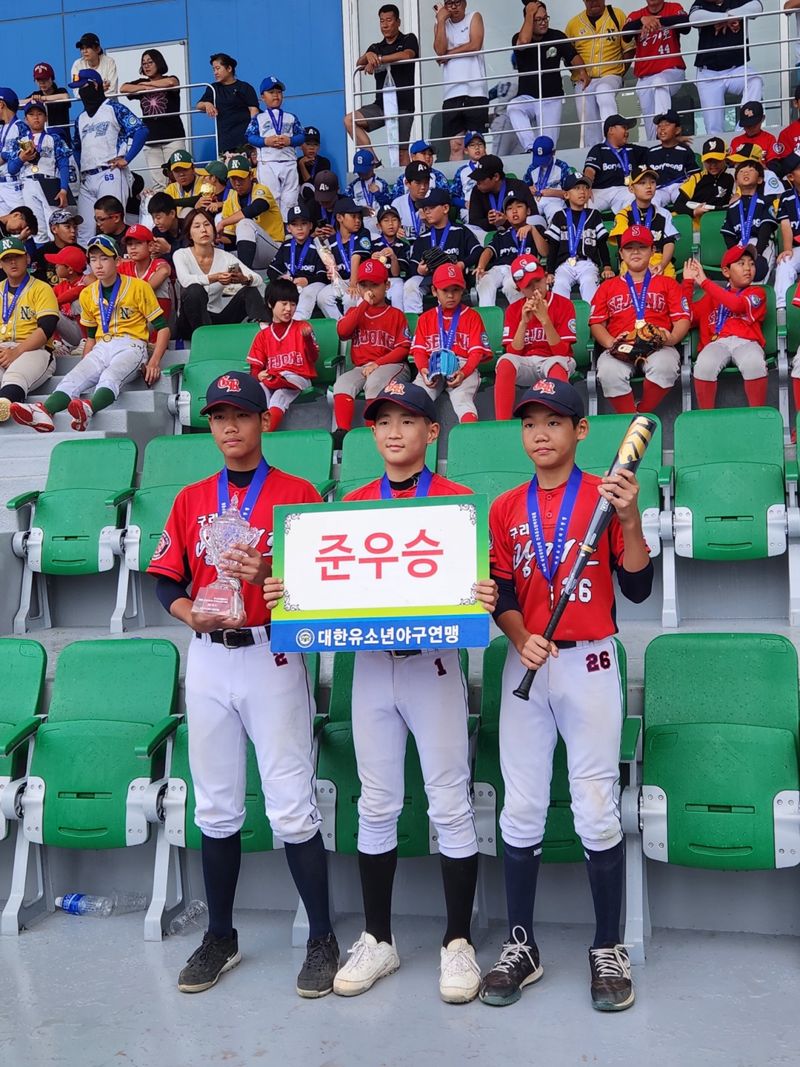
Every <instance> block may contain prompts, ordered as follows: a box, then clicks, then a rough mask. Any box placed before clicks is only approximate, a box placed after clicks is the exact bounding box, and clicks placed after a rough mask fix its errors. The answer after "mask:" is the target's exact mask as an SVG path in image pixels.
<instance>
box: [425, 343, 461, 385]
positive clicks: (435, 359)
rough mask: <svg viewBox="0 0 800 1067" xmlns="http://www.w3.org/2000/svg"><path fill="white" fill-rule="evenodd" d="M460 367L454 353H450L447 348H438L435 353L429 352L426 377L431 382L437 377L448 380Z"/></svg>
mask: <svg viewBox="0 0 800 1067" xmlns="http://www.w3.org/2000/svg"><path fill="white" fill-rule="evenodd" d="M460 367H461V364H460V363H459V360H458V356H457V355H456V354H455V352H451V351H450V349H449V348H440V349H438V350H437V351H436V352H431V358H430V359H429V360H428V377H429V378H430V379H431V381H433V379H434V378H438V377H439V375H441V376H442V377H443V378H445V379H450V378H452V377H453V375H454V374H456V373H457V371H458V370H459V369H460Z"/></svg>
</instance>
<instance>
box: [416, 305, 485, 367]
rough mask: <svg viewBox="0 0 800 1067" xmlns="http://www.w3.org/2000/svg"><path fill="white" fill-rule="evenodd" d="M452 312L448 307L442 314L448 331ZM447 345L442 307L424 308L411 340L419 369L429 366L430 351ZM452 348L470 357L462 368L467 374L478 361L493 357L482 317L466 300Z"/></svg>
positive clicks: (463, 355) (476, 365) (463, 357)
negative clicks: (426, 309) (467, 304)
mask: <svg viewBox="0 0 800 1067" xmlns="http://www.w3.org/2000/svg"><path fill="white" fill-rule="evenodd" d="M453 314H454V313H453V312H452V311H447V312H444V313H443V315H442V319H443V323H444V328H445V331H447V330H449V329H450V327H451V324H452V322H453ZM444 347H445V345H444V338H443V337H442V336H441V334H440V333H439V308H431V309H430V311H424V312H423V313H422V314H421V315H420V317H419V321H418V322H417V330H416V333H415V334H414V340H413V342H412V344H411V357H412V359H413V360H414V362H415V363H416V365H417V369H418V370H427V367H428V360H429V359H430V357H431V353H432V352H436V351H438V349H440V348H444ZM452 351H453V352H455V354H456V355H457V356H459V357H460V358H461V359H465V360H466V361H467V362H466V363H465V365H464V367H463V368H462V369H463V373H464V377H467V376H468V375H469V374H472V372H473V371H474V370H477V368H478V364H479V363H483V362H484V360H487V359H491V358H492V353H491V349H490V348H489V337H488V334H487V333H486V328H485V326H484V325H483V319H482V318H481V317H480V315H479V314H478V312H477V311H475V310H474V308H470V307H467V306H466V304H461V316H460V318H459V320H458V329H457V330H456V336H455V339H454V341H453V344H452Z"/></svg>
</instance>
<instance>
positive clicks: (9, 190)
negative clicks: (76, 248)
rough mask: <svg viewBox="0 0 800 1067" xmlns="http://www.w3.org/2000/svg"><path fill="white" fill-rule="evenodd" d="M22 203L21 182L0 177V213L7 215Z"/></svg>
mask: <svg viewBox="0 0 800 1067" xmlns="http://www.w3.org/2000/svg"><path fill="white" fill-rule="evenodd" d="M22 203H24V198H23V192H22V182H21V181H14V179H13V178H0V215H7V214H8V213H9V212H10V211H13V210H14V209H15V208H18V207H19V206H20V204H22ZM84 244H85V242H84Z"/></svg>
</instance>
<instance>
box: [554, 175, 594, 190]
mask: <svg viewBox="0 0 800 1067" xmlns="http://www.w3.org/2000/svg"><path fill="white" fill-rule="evenodd" d="M576 185H585V186H586V188H587V189H591V187H592V183H591V182H590V181H589V179H588V178H587V177H586V175H585V174H568V175H567V176H566V178H565V179H564V182H563V184H562V186H561V188H562V189H563V190H564V192H565V193H568V192H569V191H570V189H574V188H575V186H576Z"/></svg>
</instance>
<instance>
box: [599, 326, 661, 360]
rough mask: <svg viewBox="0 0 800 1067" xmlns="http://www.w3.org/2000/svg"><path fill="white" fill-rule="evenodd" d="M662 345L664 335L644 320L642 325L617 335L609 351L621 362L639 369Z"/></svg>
mask: <svg viewBox="0 0 800 1067" xmlns="http://www.w3.org/2000/svg"><path fill="white" fill-rule="evenodd" d="M663 347H664V335H663V333H662V332H661V330H659V328H658V327H657V326H653V325H652V324H651V323H649V322H646V323H645V324H644V326H640V327H639V328H638V329H637V330H631V331H630V332H629V333H626V334H625V336H624V337H618V338H617V340H616V341H615V342H614V344H613V345H612V346H611V348H610V349H609V352H610V353H611V355H612V356H616V358H617V359H621V360H622V362H623V363H631V364H633V366H634V367H635V368H636V369H637V370H641V369H642V367H643V366H644V362H645V360H646V359H647V357H648V356H649V355H651V353H653V352H655V351H656V349H658V348H663Z"/></svg>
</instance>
